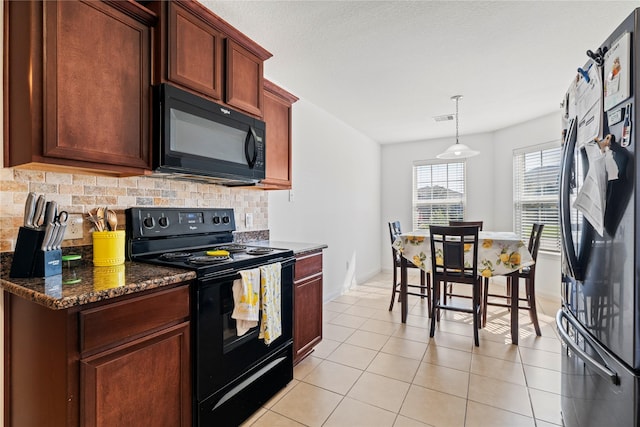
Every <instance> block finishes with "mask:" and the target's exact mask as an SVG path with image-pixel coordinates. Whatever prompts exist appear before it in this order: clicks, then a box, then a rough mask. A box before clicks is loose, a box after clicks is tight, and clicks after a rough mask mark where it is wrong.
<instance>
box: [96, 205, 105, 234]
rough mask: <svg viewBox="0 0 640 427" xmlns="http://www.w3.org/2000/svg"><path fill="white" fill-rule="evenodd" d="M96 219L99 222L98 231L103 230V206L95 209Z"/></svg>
mask: <svg viewBox="0 0 640 427" xmlns="http://www.w3.org/2000/svg"><path fill="white" fill-rule="evenodd" d="M96 219H97V220H98V222H99V224H100V227H99V228H100V231H104V230H105V222H104V208H98V209H97V210H96Z"/></svg>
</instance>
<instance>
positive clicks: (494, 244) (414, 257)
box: [392, 230, 535, 344]
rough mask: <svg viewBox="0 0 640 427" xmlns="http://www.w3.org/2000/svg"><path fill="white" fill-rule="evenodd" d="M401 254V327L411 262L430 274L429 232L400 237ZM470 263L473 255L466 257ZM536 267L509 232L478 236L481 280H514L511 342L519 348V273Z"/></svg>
mask: <svg viewBox="0 0 640 427" xmlns="http://www.w3.org/2000/svg"><path fill="white" fill-rule="evenodd" d="M392 246H393V248H394V249H396V250H397V251H398V252H400V254H402V256H401V257H400V258H401V268H400V304H401V318H402V323H406V321H407V312H408V305H407V267H408V266H409V262H411V263H413V264H414V265H415V266H417V267H419V268H420V269H422V270H424V271H426V272H429V271H430V270H431V239H430V235H429V230H415V231H411V232H405V233H402V234H400V236H399V237H398V238H396V239H395V241H394V242H393V244H392ZM467 256H469V260H470V262H471V258H472V256H473V255H472V254H471V251H469V252H468V253H465V257H467ZM534 263H535V261H534V260H533V257H532V256H531V253H530V252H529V249H528V248H527V245H526V244H525V243H524V241H523V240H522V238H521V237H520V236H518V235H517V234H516V233H514V232H510V231H480V232H478V272H477V274H478V275H480V276H481V277H483V278H484V277H487V278H488V277H494V276H511V278H512V283H513V286H511V295H510V296H511V301H510V303H511V342H512V344H518V305H519V292H518V285H517V284H518V272H519V271H520V269H521V268H523V267H528V266H531V265H533V264H534Z"/></svg>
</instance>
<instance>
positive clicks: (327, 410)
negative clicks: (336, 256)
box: [244, 273, 562, 427]
mask: <svg viewBox="0 0 640 427" xmlns="http://www.w3.org/2000/svg"><path fill="white" fill-rule="evenodd" d="M390 283H391V274H390V273H382V274H380V275H378V276H377V277H375V278H374V279H372V280H370V281H369V282H367V283H364V284H362V285H359V286H358V287H357V288H356V289H354V290H352V291H350V292H349V293H347V294H345V295H342V296H340V297H338V298H336V299H334V300H333V301H330V302H327V303H325V305H324V312H323V316H324V329H323V340H322V342H321V343H320V344H319V345H318V346H317V347H316V349H315V351H314V352H313V353H312V354H311V355H310V356H309V357H307V358H306V359H304V360H303V361H302V362H301V363H300V364H298V365H297V366H296V367H295V368H294V380H293V381H292V382H291V383H289V385H288V386H287V387H286V388H285V389H283V390H282V391H281V392H280V393H279V394H277V395H276V396H274V398H273V399H271V400H270V401H269V402H268V403H267V404H266V405H264V407H262V408H261V409H260V410H258V411H257V412H256V413H255V414H254V415H253V416H252V417H251V418H250V419H249V420H247V421H246V422H245V424H244V426H254V427H260V426H268V427H271V426H325V427H329V426H336V427H343V426H344V427H359V426H362V427H365V426H366V427H373V426H380V427H383V426H395V427H409V426H452V427H456V426H465V427H477V426H483V427H484V426H487V427H489V426H490V427H496V426H509V427H513V426H538V427H550V426H558V425H562V420H561V417H560V397H559V393H560V372H559V371H560V348H561V347H560V341H559V340H558V337H557V335H556V331H555V327H554V326H553V325H554V315H555V312H556V310H557V309H558V307H559V301H549V300H545V299H542V298H538V299H537V301H538V316H539V322H540V327H541V329H542V337H536V335H535V332H534V330H533V327H532V325H531V323H530V321H529V313H528V312H527V311H521V317H520V344H519V345H518V346H514V345H512V344H511V343H510V342H511V341H510V330H509V316H510V314H509V312H508V310H506V309H503V308H500V307H489V310H488V321H487V326H486V328H484V329H482V330H481V331H480V347H475V346H474V345H473V338H472V337H473V330H472V325H471V316H470V315H467V314H465V313H456V312H443V315H442V319H441V321H440V324H439V326H438V327H437V329H436V334H435V337H434V338H431V339H430V338H429V330H428V328H429V321H430V319H429V318H428V314H427V305H426V300H421V299H420V298H418V297H411V296H410V297H409V305H410V306H409V316H408V320H407V323H406V324H402V323H401V322H400V305H399V304H398V303H396V305H395V307H394V309H393V311H392V312H389V311H388V305H389V298H390ZM463 301H465V300H463ZM466 303H467V304H468V301H466Z"/></svg>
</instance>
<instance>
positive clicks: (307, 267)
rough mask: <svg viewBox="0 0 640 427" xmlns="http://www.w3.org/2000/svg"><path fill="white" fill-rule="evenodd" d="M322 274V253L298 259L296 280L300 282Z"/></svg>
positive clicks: (305, 255) (302, 256)
mask: <svg viewBox="0 0 640 427" xmlns="http://www.w3.org/2000/svg"><path fill="white" fill-rule="evenodd" d="M319 273H322V252H321V251H320V252H313V253H309V254H304V255H301V256H299V257H296V267H295V275H294V280H295V281H298V280H300V279H303V278H305V277H308V276H312V275H314V274H319Z"/></svg>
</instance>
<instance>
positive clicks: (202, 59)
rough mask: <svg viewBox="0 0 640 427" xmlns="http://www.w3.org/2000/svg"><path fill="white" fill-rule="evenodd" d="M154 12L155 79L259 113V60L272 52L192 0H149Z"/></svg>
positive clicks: (252, 113) (263, 59) (261, 101)
mask: <svg viewBox="0 0 640 427" xmlns="http://www.w3.org/2000/svg"><path fill="white" fill-rule="evenodd" d="M147 7H149V8H150V9H151V10H153V11H154V12H155V13H156V14H157V15H158V17H159V21H160V25H158V28H157V29H156V33H155V40H154V42H155V46H156V48H155V55H154V56H155V64H154V70H155V71H154V79H153V83H154V84H159V83H164V82H169V83H172V84H175V85H177V86H180V87H181V88H183V89H186V90H189V91H191V92H194V93H196V94H199V95H204V96H205V97H207V98H210V99H212V100H214V101H216V102H221V103H223V104H227V105H229V106H230V107H233V108H236V109H238V110H242V111H244V112H246V113H249V114H251V115H253V116H256V117H262V103H263V93H262V90H263V89H262V85H263V64H264V61H265V60H267V59H268V58H270V57H271V56H272V55H271V53H269V52H268V51H267V50H265V49H264V48H262V47H261V46H260V45H258V44H257V43H255V42H254V41H253V40H251V39H250V38H248V37H247V36H246V35H244V34H242V33H241V32H239V31H238V30H237V29H235V28H234V27H232V26H231V25H230V24H229V23H227V22H226V21H224V20H223V19H221V18H220V17H219V16H217V15H216V14H214V13H213V12H211V10H209V9H208V8H206V7H205V6H203V5H202V4H200V3H198V2H197V1H188V0H175V1H171V2H168V1H151V2H148V3H147Z"/></svg>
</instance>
